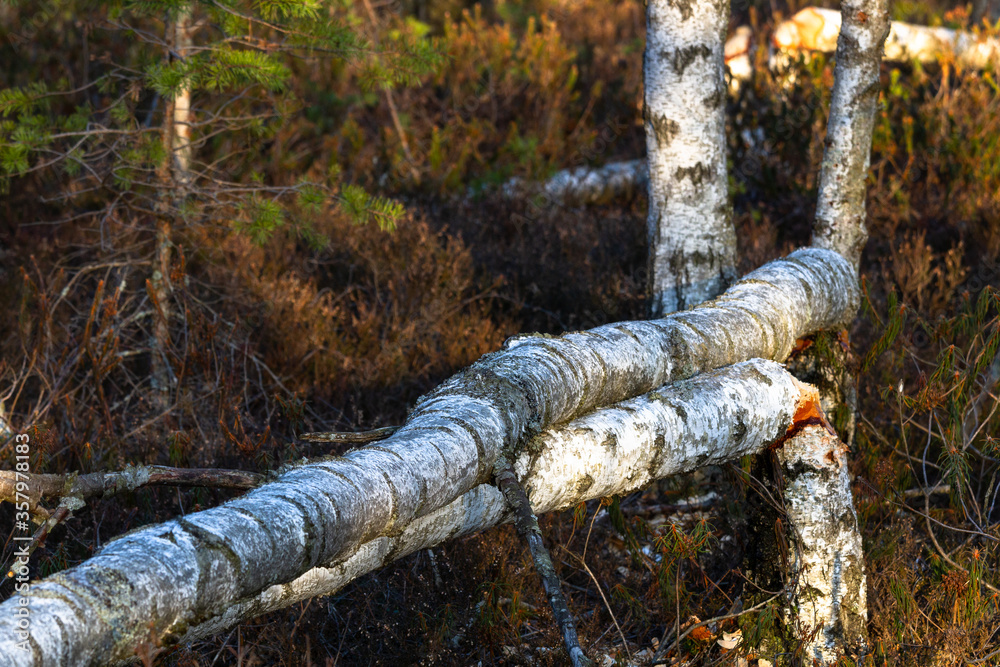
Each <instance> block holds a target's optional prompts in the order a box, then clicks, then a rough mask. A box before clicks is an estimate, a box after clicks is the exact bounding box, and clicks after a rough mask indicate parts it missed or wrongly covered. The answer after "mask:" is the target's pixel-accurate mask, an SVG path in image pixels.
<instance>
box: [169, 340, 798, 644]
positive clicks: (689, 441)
mask: <svg viewBox="0 0 1000 667" xmlns="http://www.w3.org/2000/svg"><path fill="white" fill-rule="evenodd" d="M815 400H816V393H815V390H814V389H812V388H811V387H809V386H808V385H803V384H801V383H800V382H798V381H797V380H796V379H795V378H794V377H792V375H791V374H789V373H788V372H787V371H785V370H784V369H783V368H782V367H781V366H780V365H779V364H777V363H775V362H771V361H763V360H760V359H756V360H752V361H747V362H743V363H740V364H735V365H733V366H729V367H726V368H723V369H720V370H717V371H712V372H709V373H704V374H701V375H699V376H697V377H695V378H692V379H690V380H684V381H680V382H675V383H673V384H670V385H667V386H665V387H663V388H661V389H659V390H657V391H655V392H651V393H649V394H646V395H644V396H640V397H637V398H634V399H631V400H629V401H625V402H623V403H620V404H618V405H616V406H613V407H610V408H602V409H599V410H596V411H594V412H592V413H590V414H589V415H587V416H585V417H582V418H580V419H577V420H574V421H572V422H570V423H568V424H565V425H564V426H560V427H557V428H553V429H549V430H547V431H544V432H543V433H541V434H539V435H538V436H536V437H535V438H534V439H533V440H532V441H531V443H530V444H529V445H528V447H527V448H526V449H525V450H524V451H522V452H521V454H520V455H519V457H518V459H517V461H516V463H515V464H514V470H515V471H516V472H517V476H518V478H519V480H520V481H521V483H522V485H523V486H524V487H525V488H526V489H528V490H529V495H530V497H531V500H532V509H533V510H534V511H535V512H536V513H542V512H551V511H556V510H561V509H566V508H569V507H573V506H574V505H576V504H578V503H580V502H583V501H586V500H591V499H594V498H600V497H603V496H608V495H613V494H625V493H628V492H630V491H633V490H637V489H641V488H643V487H645V486H647V485H648V484H649V483H650V482H652V481H653V480H656V479H662V478H664V477H668V476H671V475H677V474H681V473H684V472H690V471H692V470H695V469H697V468H700V467H702V466H705V465H711V464H717V463H724V462H727V461H732V460H734V459H737V458H739V457H740V456H743V455H746V454H754V453H758V452H760V451H763V450H764V449H765V448H766V447H767V446H768V445H770V444H772V443H773V442H774V441H775V440H777V439H778V438H779V437H780V436H782V435H783V434H785V433H786V432H787V431H788V429H789V428H792V427H793V425H794V418H795V415H796V414H797V413H800V414H801V412H803V410H802V406H803V405H805V404H812V403H814V402H815ZM508 520H510V516H509V511H508V509H507V505H506V503H505V501H504V499H503V495H502V494H501V493H500V492H499V491H498V490H497V489H496V487H494V486H492V485H480V486H478V487H476V488H474V489H472V490H471V491H469V492H468V493H466V494H464V495H463V496H461V497H460V498H459V499H458V500H456V501H454V502H453V503H451V504H450V505H448V506H446V507H443V508H441V509H440V510H437V511H435V512H432V513H431V514H429V515H427V516H425V517H422V518H420V519H417V520H415V521H413V522H412V523H410V524H409V525H408V526H407V527H406V528H405V529H404V530H403V531H402V532H401V533H400V534H399V535H398V536H393V537H389V536H387V537H380V538H377V539H376V540H372V541H371V542H368V543H366V544H364V545H362V546H361V547H360V548H359V549H358V551H357V552H355V553H354V554H353V555H351V556H350V557H349V558H347V559H346V560H343V561H342V562H339V563H332V564H330V565H328V566H320V567H316V568H313V569H312V570H310V571H309V572H306V573H305V574H303V575H302V576H301V577H299V578H297V579H296V580H294V581H292V582H290V583H288V584H284V585H277V586H272V587H270V588H268V589H267V590H265V591H263V592H261V593H260V594H258V595H256V596H254V597H252V598H250V599H247V600H242V601H240V602H238V603H236V604H234V605H232V606H231V607H229V608H228V609H226V610H225V611H224V612H223V613H221V614H219V615H218V616H216V617H214V618H212V619H211V620H209V621H206V622H205V623H202V624H201V625H198V626H196V627H193V628H191V629H189V630H188V632H187V633H186V634H185V635H184V636H183V637H182V638H181V639H180V641H181V642H184V641H190V640H194V639H197V638H199V637H204V636H208V635H211V634H215V633H217V632H221V631H223V630H225V629H227V628H229V627H232V626H233V625H235V624H237V623H239V622H241V621H244V620H249V619H251V618H254V617H255V616H259V615H260V614H262V613H265V612H269V611H275V610H277V609H281V608H284V607H287V606H289V605H292V604H295V603H296V602H300V601H302V600H306V599H308V598H310V597H315V596H317V595H329V594H331V593H334V592H336V591H337V590H339V589H340V588H342V587H343V586H344V585H346V584H347V583H348V582H350V581H351V580H352V579H354V578H356V577H358V576H361V575H363V574H365V573H367V572H370V571H372V570H375V569H378V568H380V567H382V566H384V565H387V564H388V563H390V562H392V561H393V560H396V559H398V558H402V557H403V556H406V555H409V554H411V553H415V552H417V551H419V550H421V549H426V548H429V547H433V546H435V545H436V544H440V543H441V542H444V541H446V540H449V539H454V538H457V537H461V536H463V535H468V534H471V533H475V532H478V531H481V530H484V529H486V528H490V527H492V526H495V525H498V524H500V523H504V522H506V521H508Z"/></svg>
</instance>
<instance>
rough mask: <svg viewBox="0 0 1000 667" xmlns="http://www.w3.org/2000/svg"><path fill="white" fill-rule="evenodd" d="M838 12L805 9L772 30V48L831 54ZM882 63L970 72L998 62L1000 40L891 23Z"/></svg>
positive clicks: (896, 22)
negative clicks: (939, 65)
mask: <svg viewBox="0 0 1000 667" xmlns="http://www.w3.org/2000/svg"><path fill="white" fill-rule="evenodd" d="M840 24H841V16H840V12H837V11H834V10H832V9H820V8H818V7H807V8H805V9H803V10H802V11H800V12H799V13H798V14H796V15H795V16H793V17H792V18H790V19H788V20H787V21H782V22H781V23H779V24H778V26H777V27H776V28H775V29H774V37H773V41H774V45H775V46H777V47H778V48H779V49H784V50H787V51H794V50H809V51H825V52H827V53H832V52H833V51H834V50H835V49H836V48H837V37H838V35H839V34H840ZM883 58H884V59H885V60H891V61H896V62H912V61H914V60H916V61H918V62H921V63H925V64H927V63H935V62H938V61H940V60H946V61H947V60H950V59H952V58H954V60H955V61H957V62H958V63H959V64H961V65H963V66H965V67H970V68H972V69H985V68H988V67H991V66H992V65H994V64H996V63H1000V40H997V39H996V38H995V37H984V36H979V35H975V34H973V33H971V32H966V31H964V30H952V29H950V28H941V27H931V26H925V25H914V24H912V23H903V22H902V21H892V23H891V25H890V30H889V36H888V38H887V39H886V41H885V53H884V55H883Z"/></svg>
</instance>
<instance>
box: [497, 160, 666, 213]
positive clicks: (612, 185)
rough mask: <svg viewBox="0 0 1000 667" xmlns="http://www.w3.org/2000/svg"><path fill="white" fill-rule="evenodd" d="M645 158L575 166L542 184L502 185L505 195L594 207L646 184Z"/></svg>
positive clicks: (520, 181) (512, 181)
mask: <svg viewBox="0 0 1000 667" xmlns="http://www.w3.org/2000/svg"><path fill="white" fill-rule="evenodd" d="M648 178H649V171H648V169H647V167H646V161H645V160H628V161H625V162H609V163H608V164H605V165H603V166H600V167H574V168H573V169H563V170H561V171H557V172H556V173H555V175H553V176H552V178H550V179H549V180H547V181H545V182H544V183H542V184H531V183H527V182H525V181H524V180H523V179H520V178H512V179H510V180H509V181H507V182H506V183H505V184H504V186H503V194H504V196H506V197H512V198H513V197H525V196H529V197H530V196H535V195H541V196H542V197H543V198H544V199H545V200H547V201H549V202H551V203H554V204H556V205H558V206H592V205H594V204H603V203H606V202H609V201H612V200H614V199H617V198H620V197H626V196H628V195H630V194H632V193H634V192H637V191H640V190H642V189H644V188H645V187H646V181H647V179H648Z"/></svg>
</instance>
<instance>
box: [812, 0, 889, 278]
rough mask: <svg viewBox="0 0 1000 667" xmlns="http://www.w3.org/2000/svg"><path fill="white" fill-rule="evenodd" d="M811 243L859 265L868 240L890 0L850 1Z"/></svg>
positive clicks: (840, 43)
mask: <svg viewBox="0 0 1000 667" xmlns="http://www.w3.org/2000/svg"><path fill="white" fill-rule="evenodd" d="M841 13H842V15H843V29H842V30H841V31H840V36H839V38H838V40H837V64H836V66H835V67H834V70H833V76H834V80H833V95H832V97H831V98H830V118H829V120H828V121H827V126H826V139H825V143H826V149H825V150H824V151H823V165H822V167H821V168H820V176H819V197H818V200H817V203H816V219H815V220H814V222H813V238H812V243H813V245H814V246H816V247H820V248H829V249H830V250H835V251H836V252H839V253H840V254H841V255H843V256H844V257H846V258H847V259H849V260H850V261H851V263H853V264H854V266H855V267H857V266H858V264H859V262H860V261H861V250H862V249H863V248H864V246H865V241H866V240H867V239H868V230H867V229H866V228H865V195H866V193H867V178H868V167H869V165H870V163H871V151H872V131H873V129H874V127H875V106H876V104H877V102H878V92H879V67H880V63H881V59H882V45H883V43H884V42H885V38H886V35H887V34H888V32H889V3H888V0H845V1H844V2H843V4H842V6H841Z"/></svg>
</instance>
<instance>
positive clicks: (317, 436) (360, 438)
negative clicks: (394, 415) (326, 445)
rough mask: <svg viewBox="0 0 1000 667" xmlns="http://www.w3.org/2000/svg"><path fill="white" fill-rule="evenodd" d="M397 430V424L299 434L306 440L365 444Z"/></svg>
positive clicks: (301, 438)
mask: <svg viewBox="0 0 1000 667" xmlns="http://www.w3.org/2000/svg"><path fill="white" fill-rule="evenodd" d="M398 430H399V427H398V426H385V427H383V428H375V429H372V430H370V431H358V432H353V431H330V432H324V433H303V434H302V435H300V436H299V439H300V440H305V441H306V442H337V443H344V444H351V445H357V444H362V445H363V444H365V443H369V442H375V441H376V440H385V439H386V438H388V437H389V436H390V435H392V434H393V433H395V432H396V431H398Z"/></svg>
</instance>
